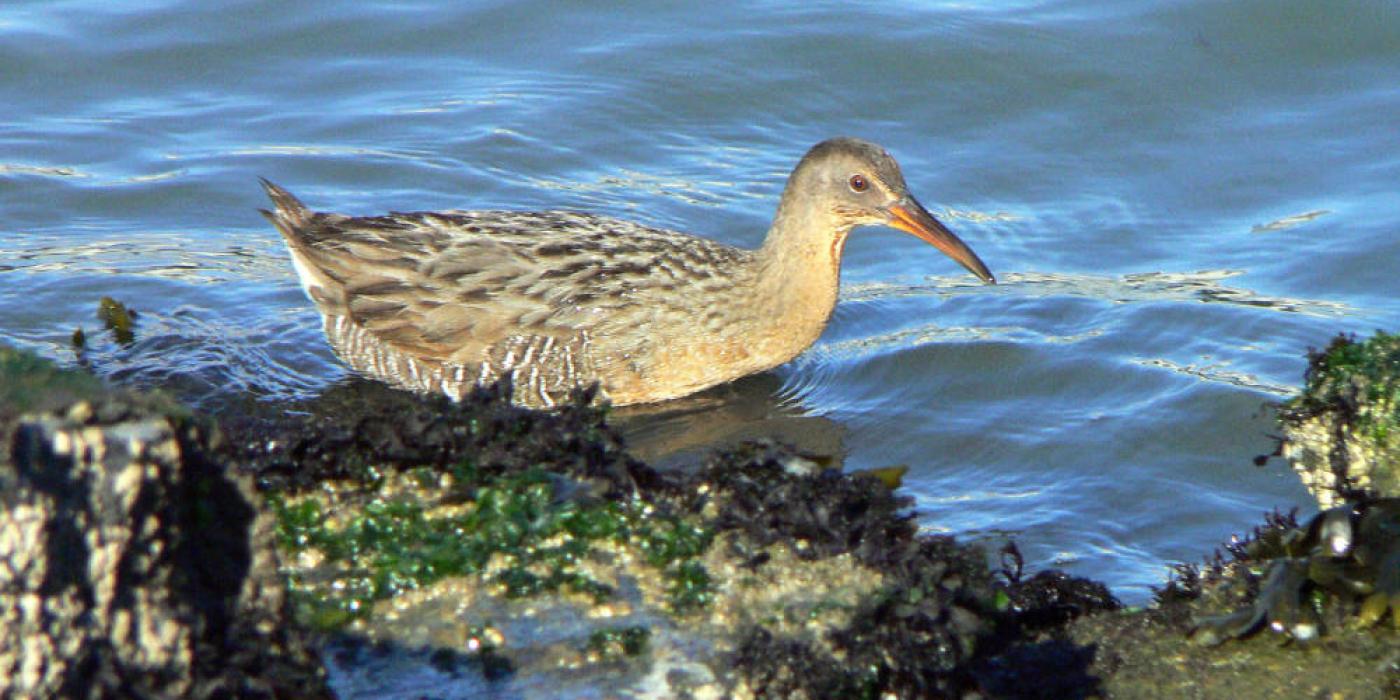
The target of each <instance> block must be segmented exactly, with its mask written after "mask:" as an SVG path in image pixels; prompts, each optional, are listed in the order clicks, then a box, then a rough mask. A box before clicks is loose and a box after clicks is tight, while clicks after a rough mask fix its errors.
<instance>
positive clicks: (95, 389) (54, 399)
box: [0, 346, 104, 415]
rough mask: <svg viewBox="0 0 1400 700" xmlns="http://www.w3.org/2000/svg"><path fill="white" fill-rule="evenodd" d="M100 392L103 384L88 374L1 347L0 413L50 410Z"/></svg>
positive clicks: (28, 353) (92, 396)
mask: <svg viewBox="0 0 1400 700" xmlns="http://www.w3.org/2000/svg"><path fill="white" fill-rule="evenodd" d="M103 393H104V389H103V385H102V382H101V381H100V380H98V379H97V378H96V377H94V376H92V375H91V374H88V373H87V372H83V371H81V370H75V369H64V368H61V367H59V366H58V365H56V364H54V363H53V362H50V361H49V360H45V359H43V358H41V357H39V356H38V355H35V354H33V353H31V352H26V351H23V350H16V349H13V348H7V347H3V346H0V414H3V413H6V412H9V413H13V414H14V415H19V414H20V413H26V412H37V411H43V410H49V409H52V408H56V407H58V406H60V405H64V404H68V403H71V402H72V401H74V400H79V399H92V398H95V397H97V396H100V395H101V394H103Z"/></svg>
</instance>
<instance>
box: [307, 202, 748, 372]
mask: <svg viewBox="0 0 1400 700" xmlns="http://www.w3.org/2000/svg"><path fill="white" fill-rule="evenodd" d="M279 228H281V227H280V226H279ZM284 235H286V232H285V231H284ZM287 238H288V242H289V244H290V247H291V248H292V252H293V256H294V258H296V261H297V267H298V271H299V272H300V273H301V275H302V279H303V284H304V285H306V286H307V291H308V293H309V294H310V295H311V297H312V298H313V299H314V300H316V302H317V304H318V306H320V307H321V309H322V311H323V312H324V313H328V314H338V315H344V316H348V317H349V318H350V319H351V320H352V321H353V322H354V323H355V324H356V325H358V326H360V327H362V328H364V329H365V330H367V331H369V332H370V333H372V334H373V335H374V336H375V337H376V338H378V339H379V340H380V341H382V342H384V343H387V344H388V345H390V346H393V347H394V348H397V349H399V350H402V351H405V352H408V353H411V354H413V355H416V356H419V357H427V358H433V359H439V360H445V361H449V362H453V363H464V364H475V363H478V362H481V361H482V360H483V359H490V357H491V353H492V352H493V351H495V350H496V349H499V348H502V347H506V346H508V345H509V344H510V342H509V341H512V340H519V339H520V338H522V337H524V338H555V339H558V340H560V341H564V342H573V341H577V340H578V339H579V338H580V337H584V336H585V335H587V334H592V335H594V336H606V337H607V338H608V339H609V341H608V354H609V355H611V356H614V357H624V356H634V355H635V354H636V353H638V352H640V351H641V349H642V346H644V345H645V344H646V343H647V342H649V341H648V335H647V334H646V333H640V332H637V328H639V327H646V326H647V324H649V323H650V321H651V319H650V316H651V315H652V314H653V313H654V312H655V309H654V308H653V307H651V306H649V305H648V304H646V303H638V302H639V298H641V297H645V296H648V295H649V294H650V293H651V292H654V291H656V290H658V289H665V288H666V287H667V286H668V285H670V286H672V287H674V285H675V284H676V282H677V280H678V279H681V278H684V277H685V276H687V274H688V271H689V270H690V268H692V267H693V266H694V263H695V260H693V259H692V258H693V257H694V256H696V255H700V256H702V257H704V256H710V257H713V256H716V255H719V256H723V255H725V254H727V253H725V252H724V251H726V250H728V251H732V250H733V249H727V248H725V247H723V246H719V245H718V244H714V243H711V242H709V241H703V240H701V239H696V238H693V237H690V236H686V235H684V234H680V233H676V232H672V231H665V230H661V229H654V228H649V227H645V226H641V225H638V224H634V223H631V222H627V221H622V220H618V219H611V218H608V217H601V216H594V215H589V214H580V213H574V212H505V211H492V212H487V211H477V212H443V213H409V214H403V213H395V214H390V215H388V216H382V217H360V218H350V217H344V216H340V215H335V214H315V215H312V216H311V217H310V218H309V219H308V220H306V221H305V224H304V225H303V226H301V227H300V228H299V229H298V230H297V231H296V232H295V234H294V235H289V236H287ZM691 249H694V250H691ZM687 251H689V252H687ZM697 251H698V252H697ZM735 252H736V253H737V252H738V251H735ZM303 268H306V269H303ZM308 278H311V279H310V280H309V281H308Z"/></svg>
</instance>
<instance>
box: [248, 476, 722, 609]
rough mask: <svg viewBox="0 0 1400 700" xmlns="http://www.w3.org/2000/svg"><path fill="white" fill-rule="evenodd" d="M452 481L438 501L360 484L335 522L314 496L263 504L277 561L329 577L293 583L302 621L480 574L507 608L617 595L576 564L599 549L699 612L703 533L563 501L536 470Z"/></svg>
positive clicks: (704, 576) (309, 576) (413, 479)
mask: <svg viewBox="0 0 1400 700" xmlns="http://www.w3.org/2000/svg"><path fill="white" fill-rule="evenodd" d="M453 473H454V476H455V477H457V478H456V480H454V485H452V486H451V487H450V488H448V489H446V490H445V491H441V492H437V491H433V490H432V489H431V488H429V489H427V490H425V491H423V492H418V493H415V492H414V491H413V490H402V491H400V492H397V493H386V491H387V489H386V482H385V481H383V480H380V481H377V482H374V483H371V484H368V485H361V488H362V489H364V491H365V493H363V494H362V495H364V496H366V497H367V500H366V501H365V502H364V503H363V504H362V505H359V506H358V507H356V508H355V509H354V512H353V514H351V515H349V516H348V517H345V518H343V519H337V518H334V517H330V516H331V513H330V512H329V510H330V509H329V508H328V507H327V506H326V505H324V504H323V502H322V501H321V500H319V499H317V498H302V499H299V500H296V501H291V500H287V499H285V498H282V497H279V496H275V495H274V496H272V497H270V499H269V500H270V502H271V504H272V506H273V508H274V510H275V512H276V514H277V519H278V542H279V544H280V545H281V547H282V548H283V549H284V551H287V552H289V553H291V554H293V555H299V554H303V553H314V554H315V555H316V556H317V557H319V559H320V560H321V561H322V562H323V564H325V565H328V566H329V567H330V568H331V569H332V570H333V571H334V574H333V575H332V574H328V573H326V568H327V567H326V566H319V567H315V569H314V570H313V571H318V572H320V573H312V572H311V571H307V572H302V573H293V574H292V587H293V590H295V591H297V593H298V598H297V600H298V607H299V611H300V614H301V615H302V617H303V619H304V620H306V621H307V622H308V623H310V624H312V625H314V626H316V627H318V628H322V629H335V628H338V627H340V626H343V625H344V624H346V623H348V622H350V621H352V620H354V619H357V618H362V617H364V616H366V615H368V614H369V613H370V611H371V609H372V607H373V603H374V602H376V601H379V600H385V599H388V598H392V597H394V596H397V595H399V594H402V593H405V592H407V591H410V590H414V589H418V588H422V587H424V586H428V585H431V584H433V583H435V582H437V581H439V580H442V579H444V578H447V577H451V576H462V575H484V576H486V577H487V583H488V584H491V585H495V586H499V587H500V590H501V591H502V593H503V594H504V595H505V597H507V598H526V597H531V596H538V595H543V594H551V593H567V594H577V595H581V596H585V597H587V598H589V599H590V600H592V601H593V602H594V603H601V602H603V601H606V600H608V599H610V598H611V597H613V595H614V593H615V591H614V590H613V588H612V587H611V586H609V585H608V584H606V583H604V582H601V581H598V580H596V579H595V578H593V577H592V576H590V575H589V574H588V573H587V571H586V567H584V566H582V563H583V562H584V561H585V560H586V559H587V558H588V557H589V556H590V555H591V554H592V553H594V552H595V551H596V548H597V547H598V546H600V545H603V544H607V543H612V544H616V545H631V546H634V547H636V548H637V549H638V550H639V551H640V552H641V553H642V558H643V560H644V561H646V562H647V563H648V564H649V565H650V566H652V567H655V568H656V569H659V570H660V571H661V572H662V574H663V576H664V577H665V578H666V580H667V581H668V583H669V587H668V592H669V593H670V596H671V598H670V604H671V608H672V609H673V610H674V611H676V612H677V613H684V612H688V611H692V610H696V609H698V608H700V607H703V606H704V605H706V604H707V603H708V601H709V595H710V593H709V591H710V586H711V582H710V578H709V574H708V572H707V571H705V569H704V567H703V566H702V565H701V564H700V563H699V562H698V561H696V560H695V558H696V557H698V556H699V555H700V554H702V553H703V552H704V551H705V549H706V548H708V547H709V544H710V542H711V540H712V535H711V534H710V532H709V531H708V530H706V529H705V528H703V527H700V526H698V525H696V524H694V523H692V522H689V521H686V520H683V519H681V518H678V517H675V516H670V515H666V514H658V513H656V512H653V509H652V507H651V506H649V505H647V504H645V503H643V502H641V501H637V500H626V501H620V502H619V501H602V500H588V499H581V500H569V499H563V498H561V493H560V488H559V486H558V484H557V477H555V476H553V475H551V474H550V473H548V472H546V471H544V470H543V469H540V468H534V469H530V470H527V471H524V472H520V473H512V474H504V475H496V476H490V477H484V478H482V477H478V475H477V472H476V470H475V469H474V468H473V467H472V466H471V465H470V464H465V463H464V464H462V465H459V466H458V467H457V468H455V469H454V470H453ZM405 476H406V477H407V481H408V482H410V483H413V484H414V485H416V486H417V487H419V488H422V487H424V486H431V485H434V484H436V482H437V475H436V474H431V473H426V471H425V470H415V471H412V472H409V473H407V474H406V475H405ZM453 501H460V502H457V503H453ZM444 503H447V505H444Z"/></svg>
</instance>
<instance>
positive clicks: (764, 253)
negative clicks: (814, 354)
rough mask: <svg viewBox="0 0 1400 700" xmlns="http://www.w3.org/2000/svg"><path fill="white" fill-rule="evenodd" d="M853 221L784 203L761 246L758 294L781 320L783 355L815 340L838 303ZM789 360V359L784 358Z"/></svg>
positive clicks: (762, 304)
mask: <svg viewBox="0 0 1400 700" xmlns="http://www.w3.org/2000/svg"><path fill="white" fill-rule="evenodd" d="M850 228H851V227H850V226H849V225H843V224H842V223H841V222H839V221H838V220H837V219H836V217H835V215H834V214H832V213H831V212H829V211H826V210H821V209H814V208H812V207H802V208H798V207H780V208H779V210H778V214H777V216H776V217H774V219H773V226H772V228H770V229H769V230H768V237H767V238H766V239H765V240H764V242H763V247H762V248H760V249H759V250H758V256H757V257H758V260H757V266H758V275H757V276H756V279H755V280H754V282H755V284H756V285H757V289H756V290H755V292H756V294H755V296H756V298H757V299H758V300H759V305H760V307H761V309H762V313H763V314H765V315H766V316H767V318H768V319H772V320H771V321H769V322H770V323H774V324H778V327H777V329H776V330H777V334H776V341H777V342H779V343H780V344H783V345H784V346H785V347H784V351H783V353H782V354H788V353H790V354H789V356H788V358H786V359H791V358H792V357H795V356H796V355H797V354H798V353H800V352H802V351H803V350H805V349H806V348H807V347H808V346H809V345H811V344H812V343H813V342H814V341H816V339H817V337H818V336H820V335H821V333H822V330H824V329H825V328H826V322H827V320H828V319H829V318H831V311H832V309H834V308H835V307H836V294H837V289H838V287H839V285H840V277H841V252H842V249H843V248H844V247H845V243H846V234H847V233H849V232H850ZM784 361H786V360H784Z"/></svg>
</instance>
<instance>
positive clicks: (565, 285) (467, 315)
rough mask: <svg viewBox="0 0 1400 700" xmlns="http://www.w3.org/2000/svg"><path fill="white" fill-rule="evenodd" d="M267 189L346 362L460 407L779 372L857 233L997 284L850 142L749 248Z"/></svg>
mask: <svg viewBox="0 0 1400 700" xmlns="http://www.w3.org/2000/svg"><path fill="white" fill-rule="evenodd" d="M261 182H262V185H263V188H264V189H265V190H266V193H267V195H268V197H269V198H270V199H271V201H272V205H273V207H272V209H271V210H268V209H260V210H259V211H261V212H262V214H263V215H264V216H266V217H267V218H268V220H270V221H271V222H272V224H273V225H274V226H275V227H276V229H277V230H278V231H279V232H280V233H281V235H282V238H283V239H284V240H285V242H286V245H287V248H288V250H289V252H290V254H291V260H292V265H293V267H294V268H295V269H296V273H297V276H298V278H299V280H300V283H301V286H302V288H303V290H304V291H305V292H306V295H307V296H308V297H309V298H310V299H311V301H312V302H313V303H314V304H315V306H316V308H317V310H318V311H319V312H320V314H321V316H322V321H323V330H324V331H325V334H326V337H327V339H328V340H329V342H330V345H331V346H332V348H333V349H334V351H335V352H336V354H337V355H338V356H339V357H340V358H341V360H342V361H343V362H345V363H346V364H347V365H349V366H350V367H351V368H352V369H353V370H355V371H356V372H358V373H360V374H363V375H367V376H369V377H371V378H375V379H379V380H381V381H384V382H387V383H389V384H391V385H394V386H397V387H400V388H403V389H408V390H411V391H416V392H420V393H443V394H446V395H447V396H449V397H451V398H453V399H454V400H457V399H460V398H462V397H463V396H464V395H466V394H467V393H468V392H470V391H472V390H473V389H474V388H475V387H477V386H484V385H488V384H492V383H496V382H498V381H501V380H502V379H505V378H509V380H510V384H509V386H510V392H511V393H510V398H511V399H512V400H513V401H514V402H516V403H518V404H520V405H523V406H526V407H532V408H550V407H554V406H557V405H559V404H560V403H562V402H563V401H564V400H565V399H566V398H568V397H569V396H570V394H571V392H572V390H574V389H575V388H581V387H587V386H590V385H594V384H595V383H596V385H597V386H596V396H597V398H598V400H606V401H608V402H611V404H612V405H614V406H625V405H630V404H643V403H653V402H661V401H666V400H669V399H675V398H679V397H683V396H686V395H689V394H692V393H695V392H698V391H701V390H703V389H707V388H710V387H713V386H716V385H718V384H722V383H724V382H728V381H731V380H734V379H738V378H740V377H743V376H746V375H749V374H754V373H757V372H762V371H765V370H768V369H772V368H774V367H777V366H778V365H781V364H783V363H785V362H787V361H789V360H791V359H793V358H794V357H796V356H797V355H799V354H800V353H802V352H803V351H804V350H806V349H807V348H808V347H810V346H811V345H812V344H813V343H814V342H816V340H817V337H818V336H820V335H821V333H822V331H823V329H824V328H825V327H826V324H827V321H828V319H829V318H830V317H831V314H832V311H833V309H834V308H835V306H836V299H837V291H838V287H839V282H840V270H841V256H842V252H843V250H844V248H845V245H846V239H847V236H848V234H849V233H850V232H851V230H852V229H853V228H855V227H858V226H867V225H883V226H889V227H893V228H895V229H899V230H902V231H905V232H908V233H911V234H913V235H914V236H916V237H918V238H920V239H922V240H924V241H926V242H928V243H930V244H932V245H933V246H934V247H936V248H937V249H938V250H940V251H942V252H943V253H944V254H946V255H947V256H948V257H950V258H952V259H953V260H954V261H956V262H958V263H960V264H961V265H962V266H963V267H965V268H967V270H968V271H970V272H971V273H972V274H974V275H976V276H977V277H978V278H980V279H981V280H982V281H983V282H985V283H988V284H995V283H996V279H995V277H993V275H992V273H991V271H990V270H988V269H987V266H986V265H985V264H984V263H983V262H982V260H981V259H980V258H979V257H978V256H977V254H976V253H975V252H973V250H972V249H971V248H970V247H968V245H967V244H966V243H964V242H963V241H962V240H961V239H960V238H958V236H957V235H955V234H954V233H953V232H952V231H950V230H949V229H948V228H947V227H946V226H944V225H943V223H942V222H940V221H939V220H938V219H937V218H935V217H934V215H933V214H931V213H929V211H928V210H927V209H925V208H924V206H923V205H922V204H920V203H919V201H918V200H917V199H915V198H914V196H913V195H912V194H910V192H909V188H908V185H906V183H905V181H904V176H903V174H902V172H901V170H900V167H899V164H898V163H897V162H895V159H894V158H893V157H892V156H890V154H889V153H888V152H887V151H886V150H885V149H884V148H882V147H880V146H878V145H876V144H874V143H872V142H870V141H866V140H863V139H858V138H852V137H839V138H832V139H828V140H825V141H822V142H821V143H819V144H817V145H816V146H813V147H812V148H811V149H810V150H809V151H807V153H806V154H805V155H804V156H803V157H802V159H801V160H800V161H799V162H798V164H797V166H796V167H795V168H794V169H793V171H792V174H791V175H790V176H789V177H788V180H787V184H786V186H785V187H784V189H783V193H782V196H781V198H780V199H779V202H778V208H777V213H776V214H775V216H774V217H773V221H772V225H771V226H770V227H769V229H768V232H767V235H766V237H765V238H764V240H763V243H762V245H761V246H760V247H758V248H754V249H746V248H739V247H733V246H729V245H725V244H722V243H719V242H717V241H713V240H710V239H706V238H701V237H698V236H693V235H690V234H686V233H681V232H678V231H672V230H666V229H661V228H655V227H651V226H646V225H643V224H639V223H634V222H631V221H626V220H622V219H617V218H612V217H608V216H600V215H597V214H591V213H583V212H576V211H554V210H551V211H508V210H497V211H488V210H472V211H463V210H450V211H441V212H426V211H420V212H391V213H389V214H386V215H382V216H346V215H342V214H335V213H325V212H313V211H312V210H310V209H308V208H307V207H306V206H305V205H303V204H302V203H301V201H300V200H298V199H297V198H296V197H294V196H293V195H292V194H291V193H290V192H288V191H287V190H285V189H283V188H281V187H279V186H277V185H275V184H273V183H272V182H270V181H268V180H266V179H261Z"/></svg>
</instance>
